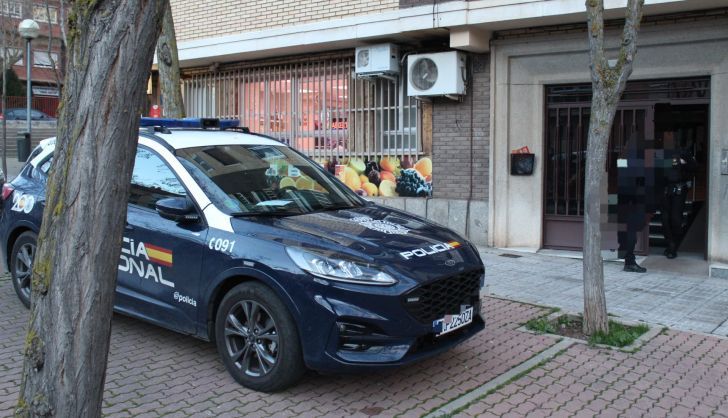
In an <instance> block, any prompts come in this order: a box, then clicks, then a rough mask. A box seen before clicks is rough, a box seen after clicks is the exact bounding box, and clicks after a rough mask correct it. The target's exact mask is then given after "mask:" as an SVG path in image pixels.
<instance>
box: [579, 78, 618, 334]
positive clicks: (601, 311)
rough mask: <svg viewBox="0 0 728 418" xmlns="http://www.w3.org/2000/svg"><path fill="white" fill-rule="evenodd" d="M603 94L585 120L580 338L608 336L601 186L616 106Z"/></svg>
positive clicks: (598, 95) (595, 97)
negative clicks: (587, 132)
mask: <svg viewBox="0 0 728 418" xmlns="http://www.w3.org/2000/svg"><path fill="white" fill-rule="evenodd" d="M606 99H607V98H606V97H605V93H604V92H603V91H599V90H595V91H594V94H593V97H592V107H591V108H592V110H591V115H590V119H589V137H588V139H587V147H586V149H587V153H586V178H585V180H584V321H583V324H584V330H583V331H584V334H586V335H593V334H594V333H595V332H597V331H600V332H604V333H608V332H609V320H608V317H607V300H606V297H605V292H604V266H603V260H602V252H601V242H602V232H601V204H602V202H601V184H602V181H604V177H605V172H604V167H605V160H606V154H607V145H608V143H609V134H610V132H611V130H612V122H613V121H614V114H615V112H616V109H617V106H616V105H615V106H609V105H608V103H607V100H606Z"/></svg>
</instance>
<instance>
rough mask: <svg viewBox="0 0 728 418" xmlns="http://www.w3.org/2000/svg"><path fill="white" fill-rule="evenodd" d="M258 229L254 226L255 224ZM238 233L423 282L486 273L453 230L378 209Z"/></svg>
mask: <svg viewBox="0 0 728 418" xmlns="http://www.w3.org/2000/svg"><path fill="white" fill-rule="evenodd" d="M251 224H253V225H251ZM233 227H234V228H235V230H236V232H237V233H243V234H251V233H252V234H253V235H255V236H256V237H257V238H261V239H265V240H272V241H278V242H280V243H282V244H283V245H286V246H294V247H299V248H306V249H313V250H314V251H320V252H324V253H325V254H327V255H330V256H339V257H342V256H343V257H349V258H355V259H359V260H362V261H365V262H370V263H375V264H377V265H379V266H381V267H382V268H384V269H385V270H387V271H389V272H392V273H394V274H398V275H406V276H408V277H416V278H418V279H417V281H423V280H430V279H433V278H437V277H443V276H447V275H454V274H458V273H460V272H466V271H468V272H469V271H473V270H477V269H481V268H482V261H481V260H480V257H479V255H478V253H477V251H475V249H474V248H473V247H472V246H471V245H470V244H469V243H468V242H467V241H466V240H465V239H463V238H462V237H460V236H459V235H458V234H456V233H455V232H453V231H452V230H450V229H448V228H445V227H442V226H440V225H437V224H435V223H433V222H430V221H428V220H426V219H423V218H420V217H418V216H415V215H412V214H409V213H406V212H403V211H399V210H396V209H392V208H386V207H383V206H378V205H373V204H371V205H366V206H362V207H357V208H351V209H341V210H331V211H325V212H315V213H310V214H304V215H295V216H286V217H275V218H271V217H261V218H255V219H251V218H246V219H244V220H243V219H235V220H234V221H233Z"/></svg>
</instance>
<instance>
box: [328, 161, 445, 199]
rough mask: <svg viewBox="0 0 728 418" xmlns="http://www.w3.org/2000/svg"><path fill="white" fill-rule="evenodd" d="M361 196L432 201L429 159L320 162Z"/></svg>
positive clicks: (430, 162)
mask: <svg viewBox="0 0 728 418" xmlns="http://www.w3.org/2000/svg"><path fill="white" fill-rule="evenodd" d="M319 163H320V164H321V165H322V166H324V168H326V169H327V170H329V172H331V173H333V174H334V175H336V177H338V178H339V179H340V180H341V181H342V182H343V183H344V184H346V185H347V186H348V187H349V188H350V189H352V190H353V191H355V192H356V193H357V194H359V195H361V196H381V197H397V196H399V197H432V159H430V157H422V158H419V159H416V160H415V159H413V158H409V157H404V158H402V159H400V158H398V157H381V158H341V159H339V160H326V161H319Z"/></svg>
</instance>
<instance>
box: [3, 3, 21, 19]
mask: <svg viewBox="0 0 728 418" xmlns="http://www.w3.org/2000/svg"><path fill="white" fill-rule="evenodd" d="M2 5H3V8H2V11H3V15H4V16H9V17H14V18H17V19H20V18H21V17H23V3H21V2H18V1H4V2H2Z"/></svg>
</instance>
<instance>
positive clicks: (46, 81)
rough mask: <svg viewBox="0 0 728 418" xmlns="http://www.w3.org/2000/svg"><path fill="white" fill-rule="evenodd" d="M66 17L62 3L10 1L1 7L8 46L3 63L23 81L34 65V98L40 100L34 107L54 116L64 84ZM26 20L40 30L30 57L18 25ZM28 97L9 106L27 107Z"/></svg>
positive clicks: (0, 25)
mask: <svg viewBox="0 0 728 418" xmlns="http://www.w3.org/2000/svg"><path fill="white" fill-rule="evenodd" d="M63 18H64V17H63V16H62V9H61V2H59V1H57V0H49V1H42V2H32V1H17V0H7V1H3V2H2V5H1V7H0V28H2V31H3V32H4V36H3V39H4V40H3V42H4V43H5V51H3V52H4V53H3V54H2V56H0V60H7V68H12V70H13V71H14V72H15V74H16V75H17V76H18V78H19V79H20V80H21V81H22V82H25V81H26V78H27V77H26V63H27V62H30V65H31V88H32V95H33V97H34V98H36V99H35V100H34V101H33V108H34V109H36V110H40V111H43V112H45V113H48V114H50V115H51V116H53V117H55V116H56V108H57V106H58V97H59V92H60V88H59V86H60V85H61V84H62V82H63V76H62V70H61V69H62V65H63V63H62V60H63V57H62V53H61V48H62V42H61V39H62V31H61V25H60V22H62V21H63ZM23 19H33V20H35V21H36V22H37V23H38V26H39V27H40V32H39V36H38V38H36V39H34V40H33V41H32V42H31V54H30V56H29V57H27V56H26V51H25V40H24V39H23V38H21V37H20V36H19V34H18V25H19V24H20V22H21V21H22V20H23ZM0 51H2V48H1V47H0ZM24 96H25V95H24V94H23V97H17V98H16V97H10V98H9V100H8V107H9V108H11V107H25V97H24Z"/></svg>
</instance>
